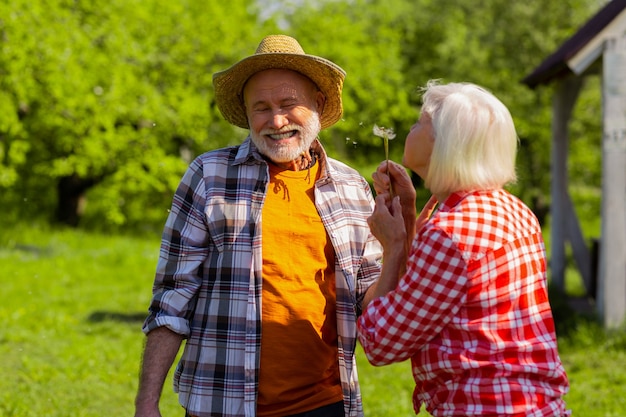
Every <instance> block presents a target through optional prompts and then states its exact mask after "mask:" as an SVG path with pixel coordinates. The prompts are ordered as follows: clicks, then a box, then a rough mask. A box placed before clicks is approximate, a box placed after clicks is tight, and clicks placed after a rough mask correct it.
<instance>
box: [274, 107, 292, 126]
mask: <svg viewBox="0 0 626 417" xmlns="http://www.w3.org/2000/svg"><path fill="white" fill-rule="evenodd" d="M272 124H273V127H274V128H276V129H280V128H281V127H283V126H286V125H288V124H289V118H288V117H287V113H286V112H285V111H284V110H282V109H278V110H276V111H274V112H273V114H272Z"/></svg>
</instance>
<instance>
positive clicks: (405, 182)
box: [372, 161, 415, 208]
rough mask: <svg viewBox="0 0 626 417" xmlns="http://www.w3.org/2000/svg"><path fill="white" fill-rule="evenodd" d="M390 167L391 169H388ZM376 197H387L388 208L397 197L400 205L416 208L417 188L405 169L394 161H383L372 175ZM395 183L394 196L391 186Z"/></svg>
mask: <svg viewBox="0 0 626 417" xmlns="http://www.w3.org/2000/svg"><path fill="white" fill-rule="evenodd" d="M387 165H389V169H387ZM372 179H373V180H374V190H375V191H376V195H385V201H386V202H387V206H388V207H390V204H391V199H392V198H393V196H395V195H397V196H398V197H400V203H401V204H402V205H403V206H404V205H410V206H411V207H413V208H415V188H413V183H412V182H411V178H410V177H409V174H408V173H407V172H406V169H404V167H403V166H402V165H400V164H398V163H396V162H393V161H383V162H381V163H380V165H378V168H377V169H376V172H374V173H373V174H372ZM392 183H393V194H394V195H392V193H391V184H392Z"/></svg>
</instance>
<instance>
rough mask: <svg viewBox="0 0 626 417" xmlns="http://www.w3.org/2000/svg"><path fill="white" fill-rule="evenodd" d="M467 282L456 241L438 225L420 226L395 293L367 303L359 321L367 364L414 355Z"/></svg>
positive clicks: (449, 313)
mask: <svg viewBox="0 0 626 417" xmlns="http://www.w3.org/2000/svg"><path fill="white" fill-rule="evenodd" d="M383 262H384V260H383ZM383 268H384V264H383ZM466 283H467V264H466V262H465V260H464V259H463V257H462V254H461V251H460V250H459V249H458V247H457V245H456V244H455V242H454V241H453V240H452V239H451V238H450V237H449V236H448V234H446V233H445V232H444V231H442V230H441V229H439V228H437V227H434V226H430V225H429V226H426V227H424V228H423V229H422V231H421V232H420V234H419V235H418V236H416V239H415V240H414V241H413V245H412V249H411V253H410V256H409V259H408V261H407V271H406V273H405V275H404V276H403V277H402V278H401V279H400V281H399V282H398V286H397V287H396V289H395V290H393V291H391V292H389V293H388V294H387V295H385V296H384V297H379V298H377V299H374V300H372V302H370V304H369V305H368V306H367V308H366V310H365V311H364V312H363V314H362V315H361V317H359V319H358V323H357V324H358V335H359V340H360V342H361V345H362V346H363V349H364V351H365V353H366V355H367V358H368V359H369V361H370V363H372V364H373V365H377V366H378V365H386V364H390V363H394V362H402V361H404V360H406V359H408V358H410V357H412V356H414V355H415V353H416V352H418V351H419V350H420V349H421V348H422V347H423V346H424V345H425V344H426V343H428V341H429V340H431V339H432V338H433V337H435V336H436V335H437V334H438V333H439V332H440V331H441V330H442V329H443V327H444V326H445V325H446V324H447V323H449V322H450V320H452V318H453V317H454V316H455V314H456V313H457V312H458V311H459V309H460V307H461V305H462V303H463V302H464V301H465V299H466V291H465V287H466Z"/></svg>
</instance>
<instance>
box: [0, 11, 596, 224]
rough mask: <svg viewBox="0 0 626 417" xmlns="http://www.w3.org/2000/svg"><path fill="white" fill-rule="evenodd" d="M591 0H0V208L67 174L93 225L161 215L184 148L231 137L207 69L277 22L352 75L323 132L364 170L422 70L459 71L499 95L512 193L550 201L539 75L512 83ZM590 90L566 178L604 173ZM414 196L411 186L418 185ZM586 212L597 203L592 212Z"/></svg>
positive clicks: (544, 96)
mask: <svg viewBox="0 0 626 417" xmlns="http://www.w3.org/2000/svg"><path fill="white" fill-rule="evenodd" d="M600 6H601V5H600V4H598V2H597V1H596V0H564V1H560V2H548V3H546V2H544V1H539V0H531V1H527V2H510V1H509V0H489V1H483V2H478V3H477V2H475V1H473V0H439V1H434V0H384V1H383V0H324V1H313V0H299V1H291V0H285V1H279V0H267V1H259V2H253V1H250V0H233V1H230V2H197V1H192V0H184V1H180V2H167V1H165V0H142V1H139V0H110V1H109V0H107V1H104V0H94V1H91V2H76V1H70V0H51V1H44V0H29V1H26V0H10V1H9V2H2V3H0V48H1V49H0V111H2V114H3V117H2V118H0V204H2V205H3V207H6V208H7V210H6V211H5V216H7V217H8V218H33V217H44V218H46V219H52V218H55V217H56V218H58V214H59V213H58V212H57V211H58V210H59V209H60V207H61V205H62V203H63V202H64V201H66V200H67V196H65V195H63V194H62V191H61V189H62V188H63V187H62V185H63V181H64V180H71V181H70V182H71V183H73V184H74V183H75V184H78V185H75V187H76V188H77V191H76V190H75V191H76V194H77V195H78V197H80V196H83V197H85V198H84V199H83V200H82V201H81V202H80V203H79V204H80V205H79V208H80V209H81V210H82V212H81V214H82V218H81V223H80V225H81V226H83V227H85V228H89V229H102V230H116V229H117V230H121V229H124V230H128V229H139V228H143V227H148V228H152V229H154V228H159V227H160V226H161V225H162V223H163V221H164V219H165V213H166V211H167V209H168V208H169V205H170V201H171V195H172V193H173V191H174V188H175V187H176V184H177V182H178V180H179V178H180V176H181V174H182V172H183V170H184V169H185V167H186V166H187V164H188V163H189V162H190V160H191V159H192V158H193V157H194V156H196V155H198V154H200V153H201V152H204V151H206V150H208V149H214V148H218V147H222V146H226V145H232V144H237V143H240V142H241V141H242V139H243V137H244V136H245V134H246V132H245V131H243V130H241V129H238V128H234V127H232V126H230V125H228V124H227V123H226V122H225V121H224V120H223V119H222V117H221V115H220V114H219V111H218V110H217V108H216V105H215V102H214V99H213V88H212V74H213V73H214V72H216V71H218V70H223V69H225V68H226V67H228V66H230V65H231V64H233V63H234V62H236V61H237V60H239V59H240V58H241V57H244V56H247V55H249V54H251V53H252V52H253V51H254V48H255V47H256V45H257V44H258V42H259V40H260V39H261V37H262V36H264V35H266V34H269V33H277V32H281V33H287V34H289V35H293V36H295V37H296V38H298V40H299V41H300V42H301V44H302V45H303V47H304V49H305V50H306V51H307V52H310V53H313V54H316V55H321V56H325V57H327V58H329V59H331V60H333V61H335V62H337V63H338V64H339V65H340V66H342V67H343V68H344V69H345V70H346V71H347V73H348V75H347V78H346V82H345V89H344V97H343V98H344V117H343V119H342V120H341V121H340V122H339V123H337V125H335V126H333V127H332V128H331V129H328V130H327V131H325V132H322V135H321V138H322V141H323V142H324V143H325V144H326V145H327V146H328V149H329V152H330V154H331V155H332V156H335V157H338V158H340V159H343V160H345V161H346V162H348V163H350V164H352V165H354V166H355V167H357V168H358V169H359V170H360V171H361V172H362V173H363V174H364V175H365V176H366V177H367V178H369V177H370V174H371V172H372V171H373V170H374V169H375V167H376V165H378V163H379V161H381V160H382V158H383V155H384V154H383V146H382V140H381V139H380V138H378V137H376V136H374V135H373V134H372V127H373V125H374V124H377V125H379V126H385V127H392V128H394V130H395V131H396V132H397V138H396V139H394V140H393V141H391V142H390V152H391V157H392V159H394V160H398V161H399V160H400V159H401V156H402V152H403V148H404V138H405V137H406V134H407V133H408V131H409V128H410V126H411V125H412V124H413V123H414V121H415V120H416V118H417V116H418V109H419V105H420V96H419V94H418V88H419V87H420V86H423V85H424V84H425V83H426V82H427V81H428V80H429V79H442V80H443V81H444V82H448V81H470V82H475V83H478V84H481V85H484V86H485V87H487V88H488V89H490V90H491V91H493V92H494V93H495V94H496V95H497V96H498V97H499V98H501V99H502V101H503V102H504V103H505V104H506V105H507V106H508V107H509V108H510V110H511V113H512V114H513V117H514V119H515V122H516V126H517V129H518V134H519V136H520V152H519V157H518V166H519V169H518V171H519V182H518V184H516V185H515V186H514V187H513V188H512V191H513V192H515V193H516V194H517V195H519V196H520V197H522V198H523V199H524V200H525V201H526V202H527V203H529V204H530V205H531V207H533V208H534V209H536V210H538V211H539V210H543V211H545V210H546V209H547V207H549V204H550V201H549V187H550V184H549V181H550V178H549V176H548V175H545V173H546V172H549V166H550V152H549V149H550V137H551V132H550V124H551V97H552V94H551V87H550V86H548V87H545V86H544V87H539V88H538V89H537V90H530V89H528V88H527V87H526V86H524V85H523V84H522V83H521V80H522V79H523V78H524V76H526V75H528V74H529V73H530V72H531V71H532V70H533V69H534V68H535V67H536V66H537V65H539V64H540V62H541V61H542V60H543V59H544V58H545V57H547V56H548V55H549V54H550V53H552V52H553V51H554V50H555V49H556V48H557V47H558V46H559V45H560V44H561V43H562V42H564V41H565V40H566V39H567V38H568V37H569V36H571V35H572V34H573V33H574V32H575V31H576V30H577V29H578V27H580V25H582V24H583V23H584V22H585V21H586V20H587V19H589V18H590V17H591V16H592V15H593V14H594V13H595V12H596V11H597V10H598V8H599V7H600ZM599 90H600V88H599V80H598V79H597V78H595V79H594V78H591V79H589V85H588V86H586V87H585V89H584V90H583V92H582V93H581V99H580V101H579V103H578V104H577V107H576V109H575V111H574V120H573V122H572V126H571V136H572V143H571V152H572V155H571V165H570V170H571V174H572V183H571V186H572V188H577V187H580V186H581V185H584V186H585V187H592V188H597V187H599V181H600V175H601V164H600V163H599V161H600V157H601V153H600V137H601V132H600V122H601V120H600V114H601V111H600V91H599ZM422 194H424V193H422ZM595 215H597V213H596V214H595Z"/></svg>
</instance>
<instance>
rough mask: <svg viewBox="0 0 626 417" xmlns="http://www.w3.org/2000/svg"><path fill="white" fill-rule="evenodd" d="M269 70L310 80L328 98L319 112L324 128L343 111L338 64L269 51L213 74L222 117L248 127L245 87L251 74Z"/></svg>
mask: <svg viewBox="0 0 626 417" xmlns="http://www.w3.org/2000/svg"><path fill="white" fill-rule="evenodd" d="M268 69H287V70H292V71H296V72H299V73H300V74H303V75H304V76H306V77H308V78H309V79H311V80H312V81H313V82H314V83H315V84H316V85H317V87H318V88H319V89H320V91H321V92H322V93H323V94H324V96H325V97H326V102H325V104H324V110H323V111H322V114H321V115H320V124H321V127H322V129H325V128H327V127H330V126H332V125H334V124H335V123H336V122H337V121H338V120H339V119H341V115H342V113H343V107H342V99H341V94H342V90H343V81H344V79H345V76H346V73H345V71H344V70H343V69H342V68H341V67H339V66H338V65H336V64H335V63H333V62H331V61H329V60H327V59H324V58H321V57H318V56H314V55H307V54H290V53H266V54H258V55H252V56H249V57H247V58H244V59H242V60H241V61H239V62H238V63H236V64H235V65H233V66H232V67H230V68H228V69H227V70H224V71H221V72H217V73H215V74H213V86H214V88H215V100H216V102H217V107H218V108H219V110H220V112H221V113H222V116H224V118H225V119H226V120H227V121H228V122H229V123H231V124H233V125H235V126H239V127H242V128H244V129H248V128H249V125H248V117H247V115H246V108H245V106H244V101H243V87H244V85H245V84H246V82H247V81H248V79H249V78H250V77H252V76H253V75H254V74H256V73H257V72H260V71H264V70H268Z"/></svg>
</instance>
